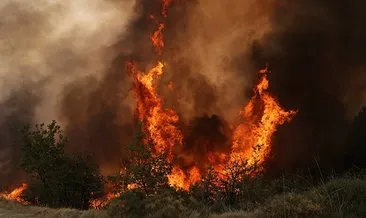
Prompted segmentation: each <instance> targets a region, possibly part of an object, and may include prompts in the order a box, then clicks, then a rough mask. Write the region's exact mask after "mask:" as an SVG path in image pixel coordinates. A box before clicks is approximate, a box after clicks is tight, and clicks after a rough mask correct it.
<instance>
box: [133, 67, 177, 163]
mask: <svg viewBox="0 0 366 218" xmlns="http://www.w3.org/2000/svg"><path fill="white" fill-rule="evenodd" d="M163 67H164V64H163V63H161V62H159V63H158V64H157V65H156V66H155V67H154V68H152V69H151V70H150V71H149V72H148V73H146V74H144V73H143V72H140V71H138V70H137V69H136V67H135V65H134V64H132V63H129V69H130V70H131V72H132V73H133V75H134V79H135V93H136V96H137V115H138V118H139V120H141V121H142V122H143V123H144V127H145V131H146V133H147V135H148V138H149V139H150V140H151V141H152V142H153V144H154V148H155V151H156V152H158V153H161V152H167V153H168V157H169V160H171V159H172V157H173V156H172V152H173V148H174V147H175V146H179V145H181V144H182V141H183V135H182V133H181V131H180V130H179V129H178V128H177V124H178V122H179V117H178V115H177V114H176V113H175V112H174V111H173V110H171V109H166V108H164V107H163V102H162V100H161V99H160V97H159V96H158V95H157V93H156V86H157V83H156V82H157V80H158V79H159V77H160V76H161V75H162V74H163V73H164V72H163Z"/></svg>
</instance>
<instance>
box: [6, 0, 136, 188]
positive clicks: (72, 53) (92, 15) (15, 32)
mask: <svg viewBox="0 0 366 218" xmlns="http://www.w3.org/2000/svg"><path fill="white" fill-rule="evenodd" d="M133 6H134V1H133V0H120V1H118V0H78V1H74V0H37V1H28V0H2V1H0V18H1V19H0V78H1V79H0V93H1V94H0V108H1V112H2V114H1V117H0V130H1V136H2V137H1V139H0V162H1V164H0V181H3V178H5V177H7V176H9V175H8V173H9V171H11V169H14V168H15V167H16V166H14V165H15V163H14V162H13V161H12V160H11V159H12V158H14V157H13V155H12V153H13V151H14V148H13V147H12V146H11V145H12V144H13V143H14V140H16V138H17V135H18V130H19V128H21V127H22V126H23V125H24V124H26V123H32V122H33V121H34V122H49V121H50V120H52V119H56V120H60V116H59V110H60V107H61V101H62V97H63V94H62V93H63V91H64V89H65V87H67V85H68V84H70V83H72V82H75V81H83V80H86V79H87V78H93V79H94V80H96V81H99V80H100V79H101V78H103V77H104V75H105V70H106V69H107V68H108V67H109V66H110V63H111V61H112V60H113V58H114V57H115V56H116V52H117V51H115V50H113V49H112V48H111V45H113V44H114V43H116V42H117V41H118V40H120V39H121V38H123V35H124V33H125V31H126V28H127V25H128V23H129V22H130V21H131V20H132V19H134V13H133ZM118 52H119V51H118ZM85 89H93V87H92V86H88V87H85ZM4 174H6V175H4Z"/></svg>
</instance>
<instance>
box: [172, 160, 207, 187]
mask: <svg viewBox="0 0 366 218" xmlns="http://www.w3.org/2000/svg"><path fill="white" fill-rule="evenodd" d="M200 179H201V173H200V171H199V169H198V168H197V167H196V166H194V167H193V168H191V169H189V170H188V172H187V173H185V172H184V171H183V170H182V169H180V168H179V167H177V166H176V167H174V168H173V169H172V173H171V174H170V175H169V176H168V181H169V185H170V186H172V187H175V188H178V189H184V190H186V191H188V190H189V187H190V186H191V185H192V184H194V183H196V182H198V181H200Z"/></svg>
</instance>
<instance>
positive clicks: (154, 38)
mask: <svg viewBox="0 0 366 218" xmlns="http://www.w3.org/2000/svg"><path fill="white" fill-rule="evenodd" d="M150 19H152V20H153V21H155V23H156V24H157V26H158V28H157V29H156V30H155V31H154V32H153V34H152V35H151V36H150V40H151V42H152V45H153V47H154V49H155V52H156V53H157V54H158V55H161V54H162V53H163V48H164V34H163V32H164V28H165V25H164V23H161V22H159V21H158V20H157V19H156V18H155V17H154V16H153V15H150Z"/></svg>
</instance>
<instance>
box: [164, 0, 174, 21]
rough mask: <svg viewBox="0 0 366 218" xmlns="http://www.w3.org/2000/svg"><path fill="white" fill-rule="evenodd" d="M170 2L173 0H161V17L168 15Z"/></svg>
mask: <svg viewBox="0 0 366 218" xmlns="http://www.w3.org/2000/svg"><path fill="white" fill-rule="evenodd" d="M172 2H173V0H162V9H161V15H163V17H165V18H167V17H168V8H169V6H170V4H171V3H172Z"/></svg>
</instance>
